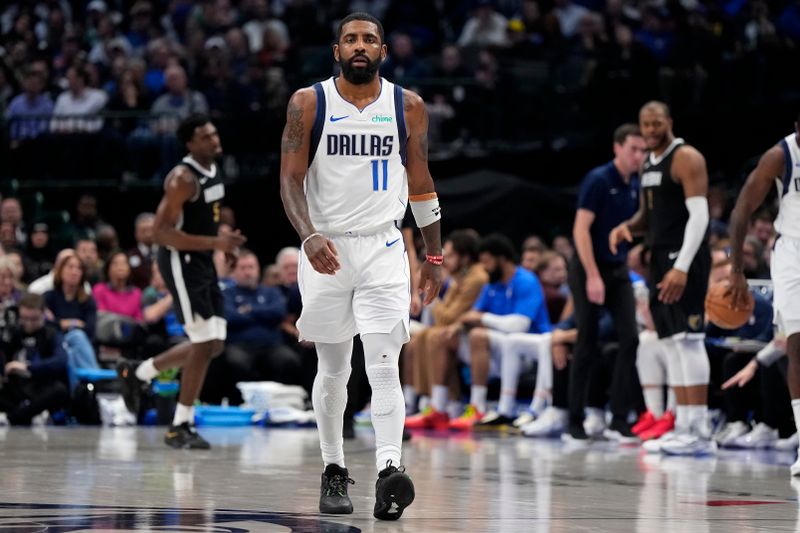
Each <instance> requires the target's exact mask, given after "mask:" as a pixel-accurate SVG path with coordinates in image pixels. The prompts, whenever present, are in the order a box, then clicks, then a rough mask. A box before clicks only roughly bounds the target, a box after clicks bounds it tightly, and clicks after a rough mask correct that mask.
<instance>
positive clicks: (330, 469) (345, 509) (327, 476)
mask: <svg viewBox="0 0 800 533" xmlns="http://www.w3.org/2000/svg"><path fill="white" fill-rule="evenodd" d="M353 484H355V481H353V480H352V479H350V476H349V474H348V472H347V469H346V468H342V467H341V466H339V465H337V464H330V465H328V466H326V467H325V471H324V472H323V473H322V483H321V484H320V487H319V512H320V513H328V514H352V512H353V502H351V501H350V496H348V495H347V486H348V485H353Z"/></svg>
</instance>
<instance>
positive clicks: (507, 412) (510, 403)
mask: <svg viewBox="0 0 800 533" xmlns="http://www.w3.org/2000/svg"><path fill="white" fill-rule="evenodd" d="M516 400H517V398H516V395H515V394H509V393H507V392H505V391H503V393H502V394H500V403H499V404H498V406H497V412H498V413H499V414H501V415H503V416H507V417H509V418H511V417H512V416H514V406H515V404H516V403H517V402H516Z"/></svg>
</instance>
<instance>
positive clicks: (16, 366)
mask: <svg viewBox="0 0 800 533" xmlns="http://www.w3.org/2000/svg"><path fill="white" fill-rule="evenodd" d="M5 370H6V376H9V375H11V374H27V373H28V365H26V364H25V363H23V362H22V361H9V362H8V363H6V369H5Z"/></svg>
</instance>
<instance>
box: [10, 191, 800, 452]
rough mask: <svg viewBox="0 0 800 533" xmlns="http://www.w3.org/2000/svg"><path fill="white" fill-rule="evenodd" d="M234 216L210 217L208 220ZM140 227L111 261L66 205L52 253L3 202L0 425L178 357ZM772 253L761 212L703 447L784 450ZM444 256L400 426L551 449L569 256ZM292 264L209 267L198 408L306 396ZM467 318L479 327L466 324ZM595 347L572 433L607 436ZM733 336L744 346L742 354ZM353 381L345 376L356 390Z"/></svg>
mask: <svg viewBox="0 0 800 533" xmlns="http://www.w3.org/2000/svg"><path fill="white" fill-rule="evenodd" d="M709 198H710V199H711V201H710V206H711V214H712V219H713V221H712V223H711V228H712V231H711V240H712V242H713V252H712V260H713V268H712V271H711V279H710V281H711V282H712V283H713V282H714V281H716V280H719V279H723V278H725V277H726V276H727V272H728V269H729V261H728V258H727V250H728V246H729V245H728V235H727V227H726V224H725V221H724V217H725V213H726V207H727V206H726V205H725V200H724V198H725V196H724V195H719V194H717V191H716V190H713V189H712V192H711V193H710V194H709ZM715 199H716V200H715ZM720 202H721V203H720ZM234 218H235V217H234V216H233V214H232V212H231V211H230V210H229V209H226V214H225V217H224V219H225V220H228V221H232V220H233V219H234ZM153 221H154V217H153V215H152V214H151V213H142V214H141V215H139V216H138V217H137V218H136V220H135V225H134V228H133V236H134V238H135V242H136V244H135V246H133V247H132V248H131V249H130V250H127V251H123V250H121V249H120V248H119V245H118V242H119V238H118V236H117V233H116V231H115V230H114V228H111V227H110V226H108V225H106V224H105V223H104V222H103V221H102V219H101V218H100V217H99V216H98V211H97V205H96V200H95V199H94V198H93V197H92V196H91V195H83V196H82V197H81V198H80V199H79V200H78V204H77V206H76V217H75V220H74V221H73V222H72V223H71V225H70V228H69V230H70V231H71V232H72V233H71V235H72V238H73V241H72V242H73V243H74V244H73V246H72V247H69V248H62V249H60V250H59V249H58V248H57V247H55V246H53V245H51V244H50V236H49V233H48V228H47V226H46V224H43V223H40V222H39V223H37V222H35V221H31V220H28V219H27V217H26V216H25V214H24V213H23V211H22V208H21V206H20V204H19V202H18V200H17V199H16V198H4V199H2V202H0V228H2V229H3V232H2V233H3V234H4V236H5V238H4V239H3V240H2V256H0V306H2V313H0V359H2V365H0V370H1V371H2V386H1V387H0V413H3V414H2V415H0V421H5V422H10V423H12V424H30V423H31V422H32V421H34V420H36V419H37V417H39V419H47V417H48V414H49V415H53V414H55V413H61V414H62V417H61V418H58V417H55V416H53V417H52V418H53V419H57V420H59V421H65V420H66V421H69V420H70V418H69V417H70V413H71V410H72V409H73V404H74V402H75V397H76V394H77V393H78V392H80V387H81V382H80V379H79V378H78V371H79V370H80V369H87V368H88V369H96V368H101V367H107V368H113V366H114V362H115V361H116V359H117V358H118V357H121V356H124V357H128V358H133V359H145V358H147V357H151V356H153V355H155V354H157V353H160V352H161V351H163V350H165V349H167V348H169V347H170V346H173V345H174V344H175V343H179V342H183V341H185V339H186V337H185V336H184V333H183V330H182V327H181V325H180V323H179V322H178V320H177V317H176V316H175V313H174V311H173V307H172V297H171V296H170V294H169V292H168V291H167V290H166V288H165V285H164V280H163V278H162V277H161V275H160V273H159V270H158V267H157V265H156V263H155V261H154V257H155V255H154V254H155V251H156V248H155V246H154V244H153ZM774 239H775V231H774V228H773V225H772V216H771V214H770V212H769V211H763V212H760V213H758V214H757V215H756V216H755V217H754V218H753V220H752V221H751V224H750V228H749V232H748V236H747V238H746V245H745V250H746V251H745V273H746V275H747V277H748V278H749V279H750V280H751V282H752V283H753V287H754V289H753V292H754V296H755V302H756V305H755V309H754V312H753V316H752V317H751V319H750V320H749V321H748V323H747V324H746V325H745V326H743V327H742V328H741V329H739V330H737V331H727V330H721V329H720V328H718V327H716V326H714V325H713V324H708V325H707V328H706V333H707V349H708V353H709V358H710V360H711V364H712V369H713V370H712V386H711V388H710V393H709V395H710V398H709V400H710V405H711V407H712V408H713V409H716V410H718V412H720V413H721V415H720V420H721V421H723V422H724V423H720V424H719V428H718V429H719V431H718V435H717V438H718V441H719V443H720V444H721V445H724V446H734V447H756V446H761V447H763V446H770V445H781V444H780V443H782V442H784V441H783V440H780V439H790V438H791V439H796V437H793V433H794V430H793V427H794V426H793V424H792V413H791V410H789V409H788V407H787V406H788V404H789V402H788V400H787V398H788V391H787V389H786V384H785V379H784V376H785V370H786V361H785V358H782V357H781V355H782V354H783V352H782V351H781V340H780V339H773V329H772V325H771V317H772V307H771V292H770V284H769V268H768V265H769V256H770V252H771V249H772V242H773V241H774ZM444 251H445V264H444V267H445V270H446V273H447V280H446V283H445V286H444V289H443V291H442V294H441V295H440V298H438V299H437V300H436V301H435V302H434V303H433V304H432V305H431V306H429V307H427V308H425V309H423V310H422V312H421V314H420V315H419V316H417V317H415V318H416V320H415V321H414V327H413V331H412V340H411V342H410V343H409V344H408V345H407V346H406V347H405V348H404V353H403V357H402V363H401V364H402V367H403V368H402V376H403V379H402V380H403V386H404V395H405V397H406V404H407V410H408V413H409V418H408V419H407V426H408V427H409V428H411V429H414V428H428V429H437V430H443V431H465V430H470V429H472V428H473V427H474V426H476V425H480V426H486V427H488V428H489V429H492V428H494V427H496V426H498V425H509V426H510V425H515V426H517V427H518V428H519V429H520V431H521V432H522V433H524V434H525V435H527V436H530V437H552V436H556V435H559V434H561V433H562V432H564V431H565V429H566V424H567V420H568V410H569V395H568V388H569V376H570V372H569V368H570V364H571V358H572V351H573V349H574V343H575V341H576V329H575V319H574V316H573V313H574V311H573V302H572V297H571V295H570V288H569V284H568V279H567V264H568V262H569V261H570V259H571V258H572V256H573V254H574V253H575V252H574V249H573V247H572V243H571V240H570V239H569V238H568V237H566V236H557V237H555V238H554V239H553V240H552V242H551V243H549V245H548V244H546V243H545V242H544V241H543V240H542V239H541V238H539V237H538V236H535V235H532V236H530V237H529V238H527V239H526V240H525V241H524V243H523V244H522V246H521V247H516V246H515V245H514V244H513V243H512V242H511V241H509V240H508V239H507V238H506V237H504V236H502V235H498V234H494V235H486V236H480V235H478V234H477V233H476V232H475V231H473V230H469V229H464V230H457V231H454V232H452V233H451V234H449V235H448V236H446V238H445V246H444ZM298 253H299V250H298V249H296V248H285V249H283V250H281V251H280V252H279V253H278V254H277V256H276V257H275V260H274V262H273V263H271V264H268V265H267V266H265V267H264V268H263V269H262V268H261V263H260V262H259V259H258V257H257V255H256V254H254V253H253V252H250V251H247V250H245V251H243V252H242V253H241V254H240V255H239V258H238V260H237V262H236V263H235V264H234V265H231V264H230V263H228V262H226V260H225V257H224V254H221V253H220V254H217V257H215V265H216V266H217V270H218V275H219V278H220V284H221V285H222V287H223V289H224V290H223V295H224V298H225V315H226V319H227V320H228V339H227V342H226V350H225V353H224V355H223V356H222V357H220V358H218V359H216V360H214V362H213V363H212V368H211V371H210V372H209V378H208V380H207V383H206V386H205V387H204V390H203V394H202V396H201V400H202V401H204V402H208V403H211V404H219V403H224V402H225V401H227V402H230V403H231V404H238V403H240V402H241V401H242V398H241V395H240V393H239V391H238V389H237V388H236V383H237V382H241V381H277V382H281V383H285V384H296V385H302V386H304V387H305V388H306V389H310V387H311V384H312V383H313V377H314V374H315V371H316V353H315V350H314V348H313V345H309V344H307V343H304V342H300V341H299V340H298V335H297V329H296V327H295V322H296V320H297V318H298V317H299V315H300V312H301V310H302V302H301V300H300V294H299V290H298V287H297V267H298ZM647 264H648V252H647V250H646V248H645V247H644V246H643V245H641V244H640V245H638V246H636V247H634V248H633V249H631V251H630V253H629V256H628V267H629V270H630V272H631V279H632V280H633V281H634V288H635V293H636V297H637V302H638V305H637V321H638V323H639V340H640V345H639V350H638V357H637V367H638V370H639V371H638V375H636V376H634V377H633V379H631V380H630V383H628V384H627V385H626V388H627V389H628V391H629V392H630V393H629V394H627V395H626V397H627V398H628V400H627V403H626V404H625V405H624V408H625V409H626V411H627V412H628V413H629V415H630V417H631V421H634V420H636V418H637V417H639V419H640V422H642V423H643V424H644V425H643V426H641V427H646V428H647V429H649V430H650V433H647V431H644V432H642V434H641V435H640V436H641V437H642V438H653V437H657V436H658V435H659V434H660V433H663V432H664V431H667V430H669V429H670V427H671V424H672V423H674V417H673V415H672V411H671V409H672V407H673V405H672V402H673V399H672V398H671V395H670V393H669V392H668V391H667V388H666V387H667V372H666V363H665V360H664V354H661V353H659V345H658V343H657V342H655V340H656V336H655V333H654V331H653V324H652V319H650V317H649V311H648V306H647V302H648V288H647V284H646V282H645V281H644V280H645V279H647ZM509 287H513V290H507V289H508V288H509ZM481 312H488V313H489V314H491V315H492V319H491V320H487V319H486V318H485V317H484V318H483V319H481V318H480V313H481ZM520 319H522V320H520ZM599 337H600V344H599V345H598V347H597V350H596V354H595V356H594V361H593V367H592V371H591V373H590V375H591V377H590V383H589V386H588V393H587V409H586V415H587V416H586V419H585V422H584V426H585V429H586V432H587V434H589V435H594V436H597V435H600V434H602V433H603V431H604V429H606V427H607V419H606V407H607V405H608V403H609V392H610V387H611V379H610V378H611V373H610V369H612V368H613V363H614V357H615V353H616V349H617V346H618V344H617V339H616V334H615V332H614V327H613V324H611V320H610V317H608V316H606V317H604V318H603V319H601V321H600V326H599ZM732 338H737V339H744V340H747V341H752V342H753V343H754V344H752V346H750V347H747V348H746V349H745V350H742V349H740V348H741V347H739V346H737V345H736V343H733V344H732V343H731V341H730V339H732ZM765 345H766V347H765ZM762 348H763V349H762ZM755 352H758V358H757V359H754V358H753V355H754V353H755ZM756 361H758V363H756ZM362 372H363V369H362ZM632 374H636V373H632ZM756 374H757V379H753V378H754V377H755V376H756ZM358 376H359V370H358V367H357V365H356V368H355V369H354V377H353V380H354V381H355V382H357V381H358V379H359V377H358ZM362 377H363V376H362ZM361 383H362V384H365V383H366V380H363V381H361ZM723 384H727V386H726V387H725V389H724V390H723V388H722V386H723ZM739 384H741V385H742V386H739ZM731 385H733V386H731ZM368 396H369V392H368V391H367V392H366V397H365V396H364V395H360V394H359V393H358V392H356V393H354V394H353V397H354V398H355V397H360V398H361V399H362V403H367V402H368ZM495 402H496V403H495ZM356 410H357V409H356ZM139 414H141V413H139ZM353 414H355V410H353V409H351V410H349V411H348V416H352V415H353ZM63 415H66V416H63ZM640 415H641V416H640ZM351 427H352V426H351ZM791 439H790V440H791Z"/></svg>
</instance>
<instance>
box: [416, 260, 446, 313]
mask: <svg viewBox="0 0 800 533" xmlns="http://www.w3.org/2000/svg"><path fill="white" fill-rule="evenodd" d="M441 288H442V265H434V264H433V263H429V262H427V261H425V262H424V263H422V268H420V271H419V290H420V292H421V293H422V295H423V297H422V303H423V304H424V305H430V304H431V302H433V300H434V299H435V298H436V297H437V296H439V289H441Z"/></svg>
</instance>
